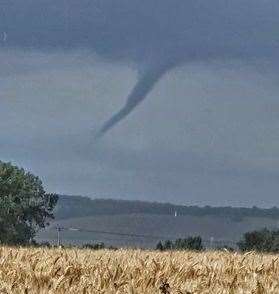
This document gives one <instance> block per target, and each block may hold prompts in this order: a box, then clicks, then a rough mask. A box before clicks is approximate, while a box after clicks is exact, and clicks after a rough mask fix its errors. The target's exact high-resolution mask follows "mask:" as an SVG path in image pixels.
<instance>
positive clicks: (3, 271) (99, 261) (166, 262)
mask: <svg viewBox="0 0 279 294" xmlns="http://www.w3.org/2000/svg"><path fill="white" fill-rule="evenodd" d="M278 275H279V261H278V257H277V256H276V255H263V254H257V253H246V254H240V253H229V252H226V251H220V252H200V253H196V252H156V251H141V250H118V251H109V250H103V251H92V250H81V249H62V248H61V249H60V248H53V249H47V248H33V249H32V248H9V247H1V248H0V293H15V294H17V293H67V294H72V293H103V294H109V293H118V294H121V293H130V294H134V293H138V294H144V293H145V294H146V293H180V294H182V293H183V294H189V293H193V294H194V293H208V294H209V293H216V294H217V293H247V294H248V293H250V294H263V293H270V294H272V293H279V282H278Z"/></svg>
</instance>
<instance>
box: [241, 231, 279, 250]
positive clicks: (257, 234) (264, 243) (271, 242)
mask: <svg viewBox="0 0 279 294" xmlns="http://www.w3.org/2000/svg"><path fill="white" fill-rule="evenodd" d="M238 247H239V249H240V250H241V251H259V252H276V253H278V252H279V231H271V230H268V229H263V230H260V231H252V232H247V233H245V234H244V236H243V239H242V240H241V241H240V242H239V243H238Z"/></svg>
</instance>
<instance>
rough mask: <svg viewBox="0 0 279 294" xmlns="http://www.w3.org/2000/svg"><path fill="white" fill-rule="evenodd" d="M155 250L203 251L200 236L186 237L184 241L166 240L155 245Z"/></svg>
mask: <svg viewBox="0 0 279 294" xmlns="http://www.w3.org/2000/svg"><path fill="white" fill-rule="evenodd" d="M156 249H157V250H160V251H163V250H196V251H201V250H203V249H204V248H203V245H202V238H201V237H200V236H197V237H188V238H185V239H176V240H175V241H170V240H167V241H165V242H164V243H163V242H162V241H160V242H159V243H158V244H157V245H156Z"/></svg>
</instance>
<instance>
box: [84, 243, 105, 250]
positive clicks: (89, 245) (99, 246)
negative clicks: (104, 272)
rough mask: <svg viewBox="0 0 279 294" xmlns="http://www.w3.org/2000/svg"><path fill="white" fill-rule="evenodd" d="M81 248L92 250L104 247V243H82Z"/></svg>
mask: <svg viewBox="0 0 279 294" xmlns="http://www.w3.org/2000/svg"><path fill="white" fill-rule="evenodd" d="M82 248H84V249H92V250H101V249H105V244H104V243H96V244H92V243H87V244H84V245H83V246H82Z"/></svg>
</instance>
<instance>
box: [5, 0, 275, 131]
mask: <svg viewBox="0 0 279 294" xmlns="http://www.w3.org/2000/svg"><path fill="white" fill-rule="evenodd" d="M0 5H1V6H0V7H1V15H0V30H1V31H2V36H3V40H2V45H4V46H7V47H9V46H14V47H25V48H33V49H34V48H35V49H44V50H46V49H52V50H53V49H58V48H60V49H61V48H63V49H64V50H65V49H68V50H73V49H77V48H78V49H81V48H87V49H90V50H93V51H95V52H97V53H98V54H99V55H100V56H102V57H103V58H105V59H107V60H119V59H124V60H127V61H129V62H134V63H135V64H136V66H137V67H138V68H140V69H141V74H140V75H139V77H138V82H137V84H136V86H135V87H134V88H133V90H132V92H131V93H130V94H129V96H128V98H127V102H126V104H125V105H124V107H123V108H121V109H120V111H119V112H117V113H116V114H115V115H114V116H113V117H112V118H111V119H110V120H108V121H107V122H106V123H105V124H104V125H103V127H102V128H101V130H100V131H99V133H98V135H97V136H101V135H102V134H104V133H105V132H106V131H108V130H109V129H111V128H112V127H113V126H114V125H115V124H117V123H118V122H119V121H121V120H122V119H123V118H125V117H126V116H127V115H128V114H129V113H130V112H131V111H132V110H133V109H134V108H135V107H136V106H137V105H138V104H139V103H140V102H142V101H143V100H144V99H145V98H146V96H147V94H148V93H149V92H150V91H151V90H152V88H153V87H154V85H155V84H156V83H157V82H158V81H159V80H160V78H161V77H162V76H163V75H164V74H165V73H166V72H167V71H169V70H171V69H172V68H173V67H175V66H177V65H181V64H184V63H186V62H189V61H193V60H208V59H212V58H213V59H216V58H242V59H243V58H245V59H248V58H260V57H263V56H264V57H270V56H274V55H275V56H277V57H278V48H279V38H278V35H279V34H278V27H279V3H278V1H276V0H269V1H263V0H245V1H243V0H234V1H223V0H213V1H203V0H187V1H184V0H160V1H159V0H151V1H150V0H132V1H131V0H120V1H117V2H115V1H114V0H104V1H100V0H91V1H88V0H80V1H75V0H63V1H62V0H59V1H57V0H48V1H42V0H39V1H38V0H26V1H21V0H11V1H2V2H1V4H0Z"/></svg>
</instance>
